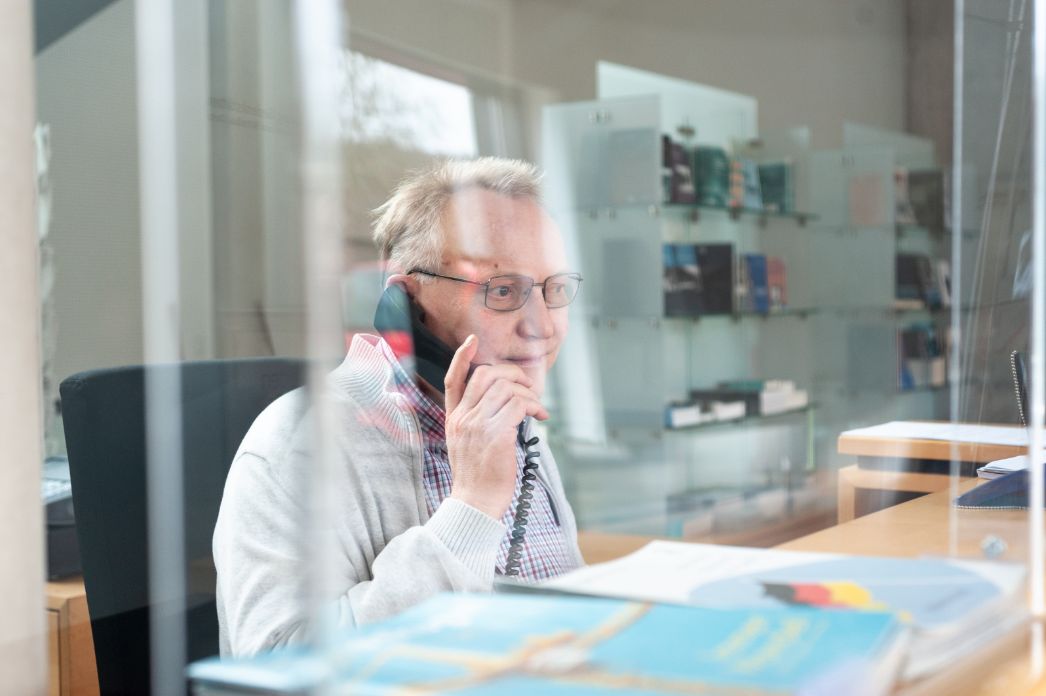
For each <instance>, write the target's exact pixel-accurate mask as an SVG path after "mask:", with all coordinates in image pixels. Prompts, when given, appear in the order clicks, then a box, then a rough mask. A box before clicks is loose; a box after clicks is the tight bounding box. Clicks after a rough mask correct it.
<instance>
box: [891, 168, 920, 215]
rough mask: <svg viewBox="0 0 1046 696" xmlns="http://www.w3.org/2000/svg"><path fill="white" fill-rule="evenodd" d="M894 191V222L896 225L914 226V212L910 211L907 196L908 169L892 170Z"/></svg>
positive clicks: (909, 199)
mask: <svg viewBox="0 0 1046 696" xmlns="http://www.w3.org/2000/svg"><path fill="white" fill-rule="evenodd" d="M893 189H894V195H893V200H894V205H895V210H894V222H896V223H897V224H898V225H914V224H915V210H913V209H912V201H911V198H909V196H908V168H907V167H897V168H895V169H894V170H893Z"/></svg>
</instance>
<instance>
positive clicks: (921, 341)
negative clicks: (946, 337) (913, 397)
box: [897, 323, 948, 391]
mask: <svg viewBox="0 0 1046 696" xmlns="http://www.w3.org/2000/svg"><path fill="white" fill-rule="evenodd" d="M946 331H947V330H946ZM944 343H945V342H944V341H943V340H942V338H941V332H940V331H939V330H938V328H937V327H936V326H934V325H933V324H932V323H918V324H912V325H909V326H907V327H905V328H902V329H898V330H897V386H898V388H899V389H901V391H907V390H911V389H919V388H922V387H942V386H944V385H945V384H947V381H948V366H947V358H946V355H947V348H946V346H945V345H944Z"/></svg>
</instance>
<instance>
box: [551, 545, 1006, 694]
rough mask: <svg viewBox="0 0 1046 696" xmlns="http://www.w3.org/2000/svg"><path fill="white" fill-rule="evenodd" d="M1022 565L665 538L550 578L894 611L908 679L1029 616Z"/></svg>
mask: <svg viewBox="0 0 1046 696" xmlns="http://www.w3.org/2000/svg"><path fill="white" fill-rule="evenodd" d="M1025 574H1026V573H1025V569H1024V567H1023V566H1022V565H1021V564H1017V563H1013V564H1009V563H992V562H987V561H965V560H958V559H943V558H925V559H920V558H885V557H860V556H849V555H845V554H830V553H812V552H798V551H778V550H771V549H752V548H740V547H731V546H719V545H715V546H712V545H705V544H693V543H681V542H670V541H655V542H651V543H650V544H648V545H647V546H645V547H643V548H642V549H640V550H639V551H636V552H634V553H632V554H630V555H628V556H625V557H623V558H620V559H617V560H614V561H609V562H607V563H600V564H596V565H591V566H587V567H585V568H582V569H579V570H577V571H574V572H571V573H567V574H566V575H563V576H560V577H559V578H555V579H552V580H549V581H546V582H544V583H542V584H541V586H542V587H544V588H547V589H551V590H557V591H563V592H577V593H583V594H586V595H596V596H608V597H620V598H627V599H633V600H645V601H658V602H674V603H678V604H688V605H696V606H705V607H722V608H735V609H740V608H763V609H769V608H772V607H792V608H795V607H806V608H808V609H810V610H812V613H813V614H819V613H822V612H823V613H833V612H838V613H854V612H856V613H861V612H865V611H890V612H893V613H895V614H896V615H897V616H898V617H899V619H900V620H901V621H902V622H904V623H905V624H906V625H908V626H909V627H910V629H911V643H910V644H909V646H908V649H907V651H906V655H905V658H904V663H903V664H902V666H901V669H902V672H901V677H902V680H903V681H914V680H918V679H920V678H923V677H926V676H929V675H931V674H933V673H934V672H936V671H938V670H941V669H945V668H947V666H948V665H949V664H951V663H953V662H954V661H955V660H959V659H961V658H963V657H965V656H968V655H971V654H973V653H975V652H976V651H977V650H979V649H980V648H982V647H984V646H985V645H987V644H989V643H990V642H991V641H992V640H994V639H995V638H997V637H999V636H1001V635H1005V634H1006V633H1008V632H1010V631H1013V630H1015V629H1016V628H1018V627H1020V626H1022V625H1023V624H1024V623H1025V622H1026V618H1027V613H1026V609H1025V607H1024V602H1023V600H1024V596H1023V592H1024V587H1025Z"/></svg>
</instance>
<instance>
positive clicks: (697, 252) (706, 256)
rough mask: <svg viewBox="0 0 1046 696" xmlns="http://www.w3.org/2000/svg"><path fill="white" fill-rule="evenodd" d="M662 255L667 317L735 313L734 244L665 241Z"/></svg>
mask: <svg viewBox="0 0 1046 696" xmlns="http://www.w3.org/2000/svg"><path fill="white" fill-rule="evenodd" d="M662 257H663V269H662V289H663V293H664V312H665V316H666V317H700V316H705V315H710V314H731V313H732V312H733V287H734V279H733V271H734V247H733V245H732V244H665V245H664V246H663V247H662Z"/></svg>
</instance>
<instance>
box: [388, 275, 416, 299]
mask: <svg viewBox="0 0 1046 696" xmlns="http://www.w3.org/2000/svg"><path fill="white" fill-rule="evenodd" d="M393 284H399V285H402V286H403V287H404V288H406V290H407V294H408V295H410V296H411V297H416V296H417V294H418V279H417V278H415V277H414V276H412V275H409V274H407V273H393V274H392V275H390V276H389V277H388V278H386V279H385V287H389V286H391V285H393Z"/></svg>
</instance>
